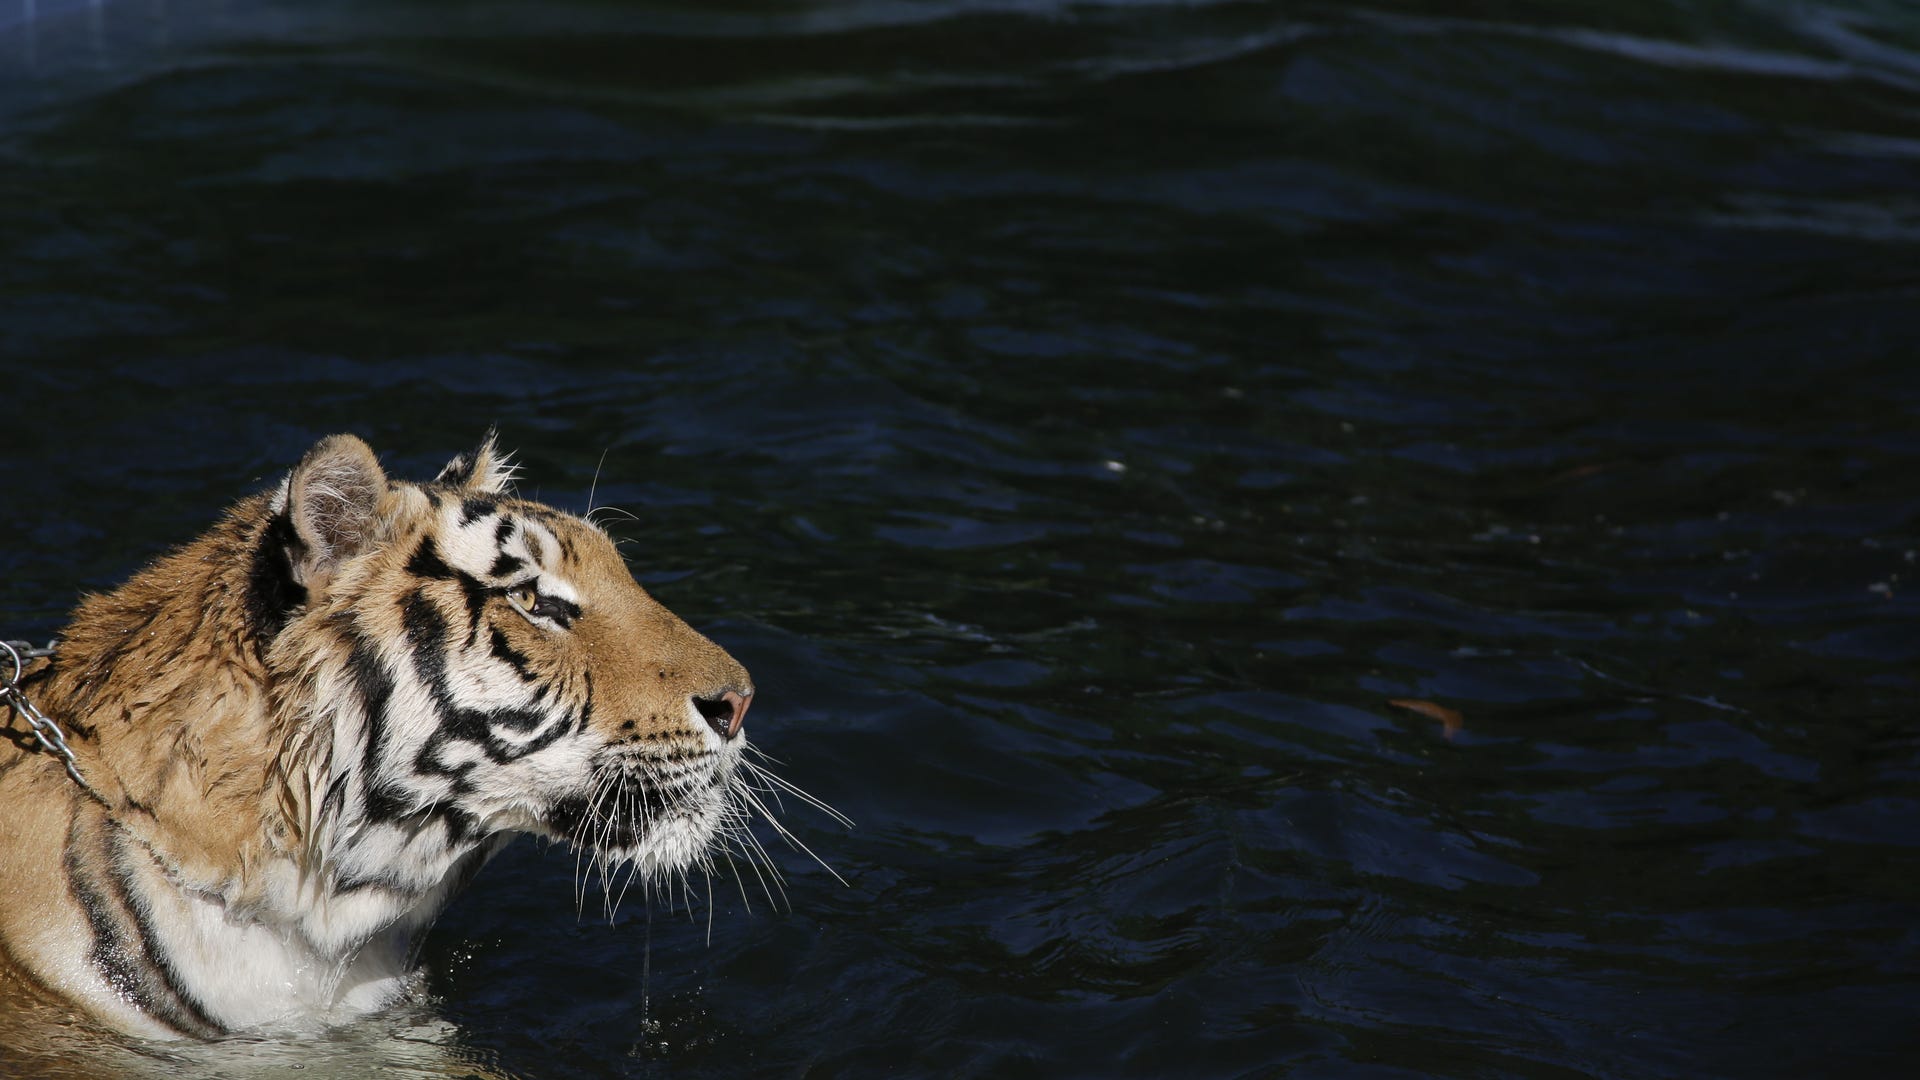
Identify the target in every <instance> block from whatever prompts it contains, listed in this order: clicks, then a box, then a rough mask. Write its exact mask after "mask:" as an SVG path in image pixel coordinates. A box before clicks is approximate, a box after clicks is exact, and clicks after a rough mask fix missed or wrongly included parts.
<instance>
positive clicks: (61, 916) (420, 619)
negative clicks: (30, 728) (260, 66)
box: [0, 435, 753, 1038]
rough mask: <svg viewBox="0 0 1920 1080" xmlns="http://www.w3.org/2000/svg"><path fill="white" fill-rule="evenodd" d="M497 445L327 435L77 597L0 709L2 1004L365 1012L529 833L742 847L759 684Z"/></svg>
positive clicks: (700, 857)
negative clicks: (380, 444) (278, 479)
mask: <svg viewBox="0 0 1920 1080" xmlns="http://www.w3.org/2000/svg"><path fill="white" fill-rule="evenodd" d="M510 480H511V470H510V469H509V468H508V467H507V466H506V465H505V463H504V462H503V460H502V458H501V456H500V454H499V453H498V451H497V449H496V448H495V446H494V444H493V440H492V437H491V436H489V437H488V439H487V440H486V441H485V442H484V443H483V444H482V445H481V446H480V447H479V448H478V449H477V450H476V451H474V452H473V453H471V454H464V455H461V456H459V457H456V458H455V459H454V460H453V461H452V462H450V463H449V464H448V465H447V467H446V468H445V469H444V470H442V471H441V473H440V474H439V476H437V477H436V478H435V479H434V480H433V481H431V482H427V483H409V482H403V481H395V480H391V479H389V478H388V477H387V476H386V474H385V472H384V471H383V470H382V468H381V466H380V464H379V462H378V461H377V459H376V458H375V456H374V454H373V452H372V450H371V449H370V448H369V447H368V446H367V445H366V444H365V443H364V442H362V441H361V440H359V439H357V438H355V437H353V436H347V435H337V436H332V437H330V438H327V439H324V440H322V441H321V442H320V443H318V444H317V445H316V446H314V447H313V449H312V450H310V451H309V452H308V453H307V454H306V456H305V457H304V458H303V459H302V460H301V461H300V463H299V464H298V465H297V466H296V467H295V468H294V469H293V470H292V472H290V473H289V474H288V475H287V477H286V478H285V480H284V481H283V482H282V483H280V484H279V485H278V486H277V487H276V488H274V489H273V490H271V491H269V492H265V493H262V494H259V495H256V496H253V497H251V498H248V499H245V500H243V501H242V502H240V503H239V504H237V505H236V506H234V507H233V508H232V509H231V510H230V511H229V512H228V513H227V514H226V516H225V517H224V518H223V519H222V520H221V521H220V522H219V523H218V524H216V525H215V526H214V527H213V529H212V530H210V531H209V532H208V533H206V534H205V535H203V536H201V537H200V538H199V539H197V540H195V541H193V542H192V543H190V544H187V545H186V546H184V547H182V548H180V549H178V550H176V551H173V552H172V553H170V554H168V555H165V556H163V557H161V558H160V559H159V560H157V561H156V562H154V563H153V564H152V565H150V566H148V567H147V568H146V569H144V570H142V571H140V572H139V573H138V574H136V575H135V576H134V577H133V578H132V579H131V580H129V581H128V582H127V583H126V584H125V585H123V586H121V587H120V588H118V589H115V590H113V591H112V592H109V593H106V594H104V595H98V596H93V597H89V598H87V599H86V600H84V601H83V602H82V603H81V604H80V606H79V608H78V609H77V610H76V611H75V613H74V616H73V619H72V622H71V624H70V625H69V626H68V627H67V628H66V629H65V630H64V631H63V632H62V634H61V636H60V642H59V647H58V649H57V651H56V652H55V653H54V655H53V657H52V658H51V659H50V660H42V661H38V662H36V663H35V664H34V665H32V667H31V668H30V670H29V671H28V673H27V677H26V679H25V680H24V687H23V689H24V690H25V692H26V693H27V694H28V695H29V696H30V698H31V700H32V701H33V702H34V704H36V705H37V706H38V707H39V708H40V710H41V711H42V712H44V713H46V714H47V715H49V716H50V717H52V718H53V719H54V720H56V721H57V722H59V723H60V724H62V725H63V726H64V727H65V729H66V732H67V737H68V740H69V743H70V744H71V746H72V748H73V752H74V758H75V764H76V767H77V769H78V770H79V772H80V775H81V777H82V779H83V780H84V784H82V783H76V782H75V781H74V779H73V778H72V777H70V776H69V775H68V774H67V772H66V770H65V768H64V767H63V765H62V764H61V762H60V760H59V759H58V758H57V757H55V756H54V755H52V754H50V753H46V752H44V751H43V750H41V749H40V748H39V747H38V745H37V744H36V742H35V740H34V739H33V738H32V737H30V736H29V734H28V732H27V728H26V725H25V723H24V722H23V720H22V718H21V717H19V716H17V715H14V714H12V713H10V712H9V713H8V714H7V715H6V719H7V721H8V725H9V726H8V732H9V735H10V736H11V738H10V744H9V745H6V746H0V806H4V807H5V813H4V815H0V895H4V898H5V899H4V902H0V967H4V968H6V969H7V970H6V971H5V973H4V974H6V975H7V976H8V977H7V978H4V979H0V993H12V994H20V993H31V994H34V995H37V996H40V997H42V998H44V999H46V1000H50V1001H55V1002H63V1003H65V1004H67V1005H69V1006H71V1007H75V1008H77V1009H79V1010H80V1011H82V1012H83V1013H85V1014H87V1015H89V1016H91V1017H93V1018H94V1019H96V1020H97V1021H99V1022H101V1023H104V1024H106V1025H107V1026H109V1027H113V1028H117V1029H120V1030H123V1031H127V1032H131V1033H136V1034H144V1035H154V1036H175V1037H177V1036H191V1037H202V1038H209V1037H214V1036H218V1035H220V1034H223V1033H226V1032H231V1031H236V1030H241V1029H246V1028H255V1027H259V1026H261V1025H272V1024H279V1023H294V1024H298V1023H305V1022H313V1021H318V1022H330V1021H337V1020H342V1019H345V1018H348V1017H351V1016H353V1015H357V1014H359V1013H363V1012H366V1011H369V1010H373V1009H378V1008H381V1007H382V1006H384V1005H387V1004H389V1003H391V1002H392V1001H394V1000H395V999H396V998H398V997H399V996H401V995H402V994H404V993H406V992H407V990H408V988H409V986H410V985H411V983H412V980H413V979H414V978H415V976H414V974H413V972H412V971H411V965H412V958H413V952H414V947H415V945H416V943H417V940H418V938H419V936H420V935H421V934H422V933H424V932H425V930H426V929H427V928H428V927H429V926H430V925H431V923H432V922H433V920H434V918H435V917H436V916H437V915H438V913H439V912H440V910H441V909H442V908H443V907H444V906H445V904H446V903H447V901H448V900H449V899H450V898H451V897H452V896H453V895H454V893H455V892H457V891H458V890H459V889H460V888H461V887H462V886H464V885H465V884H466V883H467V882H468V881H469V880H470V879H471V877H472V876H473V874H474V873H475V872H476V871H477V870H478V869H479V868H480V866H481V865H482V864H483V863H484V862H485V861H486V860H487V859H488V858H489V857H491V856H492V855H493V854H494V853H495V852H497V851H498V850H499V849H500V848H501V846H502V845H504V844H505V843H506V842H508V841H509V840H511V839H512V838H513V837H514V836H517V835H519V834H523V833H525V834H533V835H535V836H541V837H545V838H547V839H550V840H555V841H559V842H562V843H567V844H571V845H573V846H575V847H577V848H579V849H581V850H582V851H583V853H585V854H587V855H589V856H590V857H591V858H592V859H593V860H595V861H597V862H598V863H599V864H600V865H601V868H602V870H603V872H604V870H605V869H606V868H607V867H608V866H609V865H619V864H622V863H630V864H631V865H632V868H633V871H634V872H635V873H636V874H639V875H642V876H644V877H647V878H652V879H658V878H661V877H671V876H673V875H676V874H685V873H686V872H687V871H688V870H689V869H691V868H695V867H699V866H702V865H703V864H705V862H706V861H707V860H709V859H711V858H713V857H714V855H715V853H716V852H717V851H719V850H721V848H722V847H723V846H724V845H725V844H727V843H730V842H732V841H733V839H735V838H738V837H740V836H741V834H742V831H743V829H744V824H745V819H746V815H747V807H748V805H749V803H751V802H752V801H753V796H752V795H751V793H750V792H747V791H746V790H745V789H744V787H743V783H742V779H741V773H740V772H739V771H738V767H739V765H740V761H741V753H742V750H743V747H744V745H745V737H744V734H743V727H742V724H743V721H744V718H745V715H746V711H747V706H748V705H749V704H750V703H751V701H752V695H753V683H752V680H751V679H750V678H749V677H748V674H747V672H746V670H745V669H744V668H742V667H741V665H740V664H739V663H738V662H736V661H735V660H734V659H733V658H732V657H731V656H729V655H728V654H727V653H726V652H725V651H724V650H722V649H721V648H720V647H718V646H717V645H715V644H714V643H713V642H711V641H709V640H707V639H706V638H705V637H703V636H701V635H700V634H699V633H697V632H695V631H694V630H693V629H692V628H690V627H688V626H687V625H686V624H685V623H684V622H682V621H681V620H680V619H679V618H677V617H675V616H674V615H673V614H672V613H671V612H669V611H668V610H667V609H666V608H665V607H663V606H662V605H661V604H660V603H658V602H657V601H656V600H654V599H653V597H651V596H650V595H649V594H648V593H647V592H646V591H645V590H644V589H642V588H641V587H640V586H639V585H638V584H637V583H636V582H635V581H634V580H633V577H632V575H631V574H630V573H629V571H628V570H627V567H626V565H625V563H624V561H623V560H622V559H621V557H620V555H619V553H618V552H617V551H616V549H615V547H614V544H613V542H612V540H611V539H610V538H609V537H608V536H607V535H606V534H605V533H604V532H603V531H601V530H600V529H599V528H598V527H597V526H595V525H594V524H592V523H590V522H588V521H585V520H583V519H581V518H579V517H576V516H574V515H571V514H567V513H564V512H562V511H559V510H556V509H554V508H552V507H550V506H546V505H543V504H540V503H537V502H531V501H526V500H522V499H518V498H515V497H514V496H513V495H512V494H511V491H510Z"/></svg>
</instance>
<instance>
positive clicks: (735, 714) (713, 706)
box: [693, 690, 753, 739]
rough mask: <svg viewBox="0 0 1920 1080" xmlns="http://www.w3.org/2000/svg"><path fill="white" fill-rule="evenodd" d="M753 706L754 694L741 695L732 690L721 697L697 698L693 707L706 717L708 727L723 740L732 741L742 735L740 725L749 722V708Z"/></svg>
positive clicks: (749, 692) (750, 692)
mask: <svg viewBox="0 0 1920 1080" xmlns="http://www.w3.org/2000/svg"><path fill="white" fill-rule="evenodd" d="M751 704H753V692H752V691H751V690H749V691H748V692H746V693H744V694H741V693H736V692H734V691H732V690H728V691H727V692H725V693H723V694H721V695H720V696H719V697H697V698H694V699H693V707H694V708H696V709H698V710H700V715H701V716H704V717H706V720H707V726H708V727H711V728H712V729H713V730H715V731H717V732H719V733H720V737H721V738H723V739H731V738H733V737H734V736H735V735H738V734H740V725H741V724H744V723H746V722H747V706H749V705H751Z"/></svg>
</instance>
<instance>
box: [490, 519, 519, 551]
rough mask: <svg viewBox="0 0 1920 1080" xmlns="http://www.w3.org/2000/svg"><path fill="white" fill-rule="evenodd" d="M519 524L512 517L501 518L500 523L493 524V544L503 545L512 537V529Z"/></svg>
mask: <svg viewBox="0 0 1920 1080" xmlns="http://www.w3.org/2000/svg"><path fill="white" fill-rule="evenodd" d="M519 526H520V523H519V522H517V521H515V520H513V519H512V518H501V519H500V524H498V525H496V526H494V529H493V542H494V545H495V546H497V547H505V546H506V544H507V541H509V540H511V539H513V530H514V529H516V528H519Z"/></svg>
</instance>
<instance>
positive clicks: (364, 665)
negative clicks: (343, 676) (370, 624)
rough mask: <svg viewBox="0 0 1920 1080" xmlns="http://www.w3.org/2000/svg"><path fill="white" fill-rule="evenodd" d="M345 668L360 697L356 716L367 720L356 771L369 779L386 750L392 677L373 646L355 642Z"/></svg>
mask: <svg viewBox="0 0 1920 1080" xmlns="http://www.w3.org/2000/svg"><path fill="white" fill-rule="evenodd" d="M347 671H348V673H349V674H351V675H352V676H353V689H354V692H355V693H356V694H358V695H359V697H360V715H361V716H363V717H365V718H366V721H367V744H366V746H365V747H364V748H363V750H362V753H361V757H360V761H361V766H360V771H361V772H362V773H364V774H365V775H366V777H367V778H368V779H369V780H371V779H372V778H373V777H375V776H378V775H379V769H378V768H377V766H378V765H379V762H380V754H381V753H382V752H383V751H384V750H385V749H386V741H387V703H388V702H389V701H391V700H392V698H393V676H392V675H390V674H388V673H387V668H386V665H385V664H382V663H381V662H380V657H379V656H377V655H375V653H374V651H373V646H372V645H371V644H369V643H368V642H366V641H358V642H356V643H355V644H354V646H353V651H352V652H351V653H349V654H348V655H347Z"/></svg>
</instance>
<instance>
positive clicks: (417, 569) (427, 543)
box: [407, 536, 454, 580]
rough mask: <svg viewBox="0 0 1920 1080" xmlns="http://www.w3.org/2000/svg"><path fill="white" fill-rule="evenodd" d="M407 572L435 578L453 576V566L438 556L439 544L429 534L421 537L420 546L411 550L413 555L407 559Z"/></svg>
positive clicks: (417, 575)
mask: <svg viewBox="0 0 1920 1080" xmlns="http://www.w3.org/2000/svg"><path fill="white" fill-rule="evenodd" d="M407 573H409V574H412V575H413V576H415V577H423V578H433V579H436V580H439V579H442V578H451V577H453V576H454V570H453V567H451V566H448V565H447V560H445V559H443V558H441V557H440V545H439V544H436V543H434V541H433V537H431V536H427V537H422V538H421V540H420V546H419V547H417V548H415V549H414V550H413V557H412V558H410V559H408V560H407Z"/></svg>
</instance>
